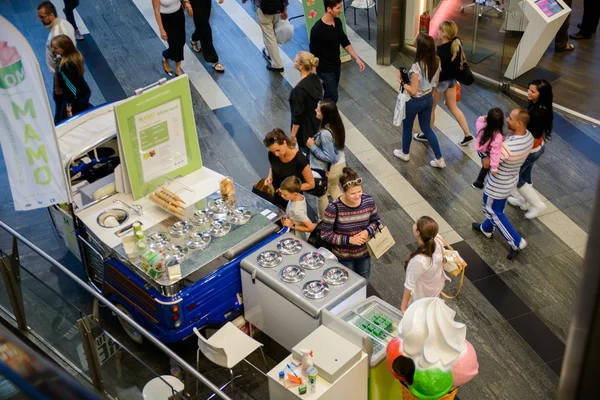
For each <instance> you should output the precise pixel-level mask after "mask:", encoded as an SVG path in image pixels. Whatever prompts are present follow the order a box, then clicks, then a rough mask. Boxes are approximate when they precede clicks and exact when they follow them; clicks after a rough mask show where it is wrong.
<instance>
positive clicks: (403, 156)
mask: <svg viewBox="0 0 600 400" xmlns="http://www.w3.org/2000/svg"><path fill="white" fill-rule="evenodd" d="M394 155H395V156H396V157H398V158H399V159H401V160H402V161H408V160H410V155H409V154H404V153H403V152H402V150H400V149H395V150H394Z"/></svg>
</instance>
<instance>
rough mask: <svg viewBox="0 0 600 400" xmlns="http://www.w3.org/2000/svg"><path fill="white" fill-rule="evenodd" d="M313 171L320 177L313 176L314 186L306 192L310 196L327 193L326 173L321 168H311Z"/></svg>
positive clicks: (319, 195)
mask: <svg viewBox="0 0 600 400" xmlns="http://www.w3.org/2000/svg"><path fill="white" fill-rule="evenodd" d="M313 171H315V172H317V173H318V174H319V175H321V178H314V179H315V187H314V188H313V189H310V190H307V191H306V193H308V194H310V195H311V196H316V197H321V196H323V195H324V194H326V193H327V174H326V173H325V171H323V170H322V169H313Z"/></svg>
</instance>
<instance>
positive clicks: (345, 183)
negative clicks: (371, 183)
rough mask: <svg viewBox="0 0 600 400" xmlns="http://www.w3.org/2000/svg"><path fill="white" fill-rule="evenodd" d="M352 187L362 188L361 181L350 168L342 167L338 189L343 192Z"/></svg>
mask: <svg viewBox="0 0 600 400" xmlns="http://www.w3.org/2000/svg"><path fill="white" fill-rule="evenodd" d="M354 186H362V179H361V178H360V177H359V176H358V174H357V173H356V172H354V171H353V170H352V169H351V168H348V167H344V169H343V170H342V176H340V187H341V188H342V190H343V191H344V192H347V191H348V189H350V188H351V187H354Z"/></svg>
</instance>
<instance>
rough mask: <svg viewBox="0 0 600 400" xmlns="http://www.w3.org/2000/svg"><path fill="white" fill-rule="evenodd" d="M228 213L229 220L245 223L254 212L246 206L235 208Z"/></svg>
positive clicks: (233, 222)
mask: <svg viewBox="0 0 600 400" xmlns="http://www.w3.org/2000/svg"><path fill="white" fill-rule="evenodd" d="M228 215H229V221H230V222H231V223H232V224H234V225H244V224H245V223H247V222H248V221H250V218H252V213H251V212H250V210H247V209H246V208H245V207H238V208H236V209H235V210H233V211H230V212H229V213H228Z"/></svg>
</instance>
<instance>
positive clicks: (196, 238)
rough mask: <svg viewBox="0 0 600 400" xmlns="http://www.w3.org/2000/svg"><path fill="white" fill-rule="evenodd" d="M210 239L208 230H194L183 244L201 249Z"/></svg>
mask: <svg viewBox="0 0 600 400" xmlns="http://www.w3.org/2000/svg"><path fill="white" fill-rule="evenodd" d="M210 239H211V236H210V233H208V232H194V233H192V234H191V235H189V236H188V241H187V243H186V244H185V245H186V246H187V247H188V248H190V249H192V250H202V249H204V248H206V247H207V246H208V245H209V243H210Z"/></svg>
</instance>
